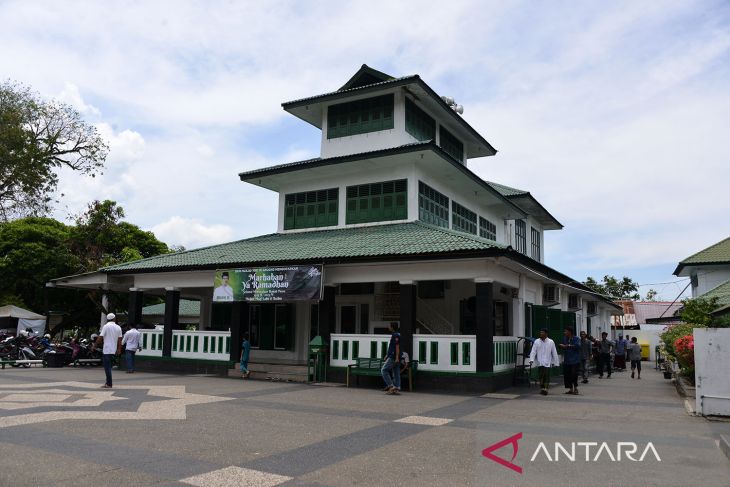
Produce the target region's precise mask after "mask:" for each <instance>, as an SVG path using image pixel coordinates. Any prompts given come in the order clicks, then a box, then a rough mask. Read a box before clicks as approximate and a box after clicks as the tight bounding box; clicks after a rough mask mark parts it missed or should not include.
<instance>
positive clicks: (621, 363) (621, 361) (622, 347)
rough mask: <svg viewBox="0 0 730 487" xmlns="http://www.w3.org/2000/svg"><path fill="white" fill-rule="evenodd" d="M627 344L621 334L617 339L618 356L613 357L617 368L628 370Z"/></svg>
mask: <svg viewBox="0 0 730 487" xmlns="http://www.w3.org/2000/svg"><path fill="white" fill-rule="evenodd" d="M627 345H628V344H627V343H626V340H624V337H623V335H619V336H618V340H616V349H615V350H616V356H615V357H614V359H613V366H614V368H615V369H616V370H626V352H627V350H626V346H627Z"/></svg>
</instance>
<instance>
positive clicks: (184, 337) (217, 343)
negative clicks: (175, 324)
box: [138, 330, 231, 361]
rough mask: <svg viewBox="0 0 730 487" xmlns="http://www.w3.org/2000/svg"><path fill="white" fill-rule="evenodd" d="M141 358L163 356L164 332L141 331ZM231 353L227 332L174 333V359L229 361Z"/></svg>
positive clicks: (175, 331)
mask: <svg viewBox="0 0 730 487" xmlns="http://www.w3.org/2000/svg"><path fill="white" fill-rule="evenodd" d="M140 333H142V351H141V352H139V353H138V355H140V356H143V357H144V356H146V357H161V356H162V340H163V332H162V330H140ZM230 353H231V334H230V332H227V331H185V330H173V331H172V357H173V358H193V359H204V360H223V361H228V360H229V358H230Z"/></svg>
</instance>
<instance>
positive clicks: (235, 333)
mask: <svg viewBox="0 0 730 487" xmlns="http://www.w3.org/2000/svg"><path fill="white" fill-rule="evenodd" d="M248 318H249V313H248V303H247V302H246V301H234V302H233V308H232V309H231V328H230V330H231V355H230V359H231V361H232V362H238V361H240V360H241V343H243V334H244V332H247V331H248Z"/></svg>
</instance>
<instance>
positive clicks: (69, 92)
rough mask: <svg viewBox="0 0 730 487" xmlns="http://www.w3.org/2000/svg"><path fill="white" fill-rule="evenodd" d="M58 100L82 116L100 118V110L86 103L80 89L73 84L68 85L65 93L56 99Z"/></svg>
mask: <svg viewBox="0 0 730 487" xmlns="http://www.w3.org/2000/svg"><path fill="white" fill-rule="evenodd" d="M56 99H57V100H59V101H61V102H63V103H66V104H68V105H71V106H72V107H74V108H75V109H76V110H78V111H79V113H81V114H82V115H85V116H90V117H98V116H99V115H100V112H99V109H98V108H96V107H95V106H93V105H90V104H88V103H86V102H85V101H84V99H83V98H82V97H81V92H80V91H79V87H78V86H76V85H75V84H73V83H66V84H65V86H64V88H63V91H62V92H61V93H60V94H59V95H58V96H57V97H56Z"/></svg>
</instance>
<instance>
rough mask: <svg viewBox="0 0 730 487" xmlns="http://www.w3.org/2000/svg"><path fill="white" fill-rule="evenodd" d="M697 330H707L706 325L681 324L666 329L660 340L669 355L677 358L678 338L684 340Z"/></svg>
mask: <svg viewBox="0 0 730 487" xmlns="http://www.w3.org/2000/svg"><path fill="white" fill-rule="evenodd" d="M695 328H707V326H705V325H698V324H693V323H681V324H678V325H672V326H670V327H669V328H667V329H666V331H664V332H663V333H662V334H661V335H659V339H660V340H661V341H662V343H664V348H665V349H666V351H667V355H671V356H672V357H673V358H675V359H676V358H677V351H676V350H675V349H674V342H676V341H677V339H678V338H682V337H683V336H686V335H692V330H694V329H695Z"/></svg>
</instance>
